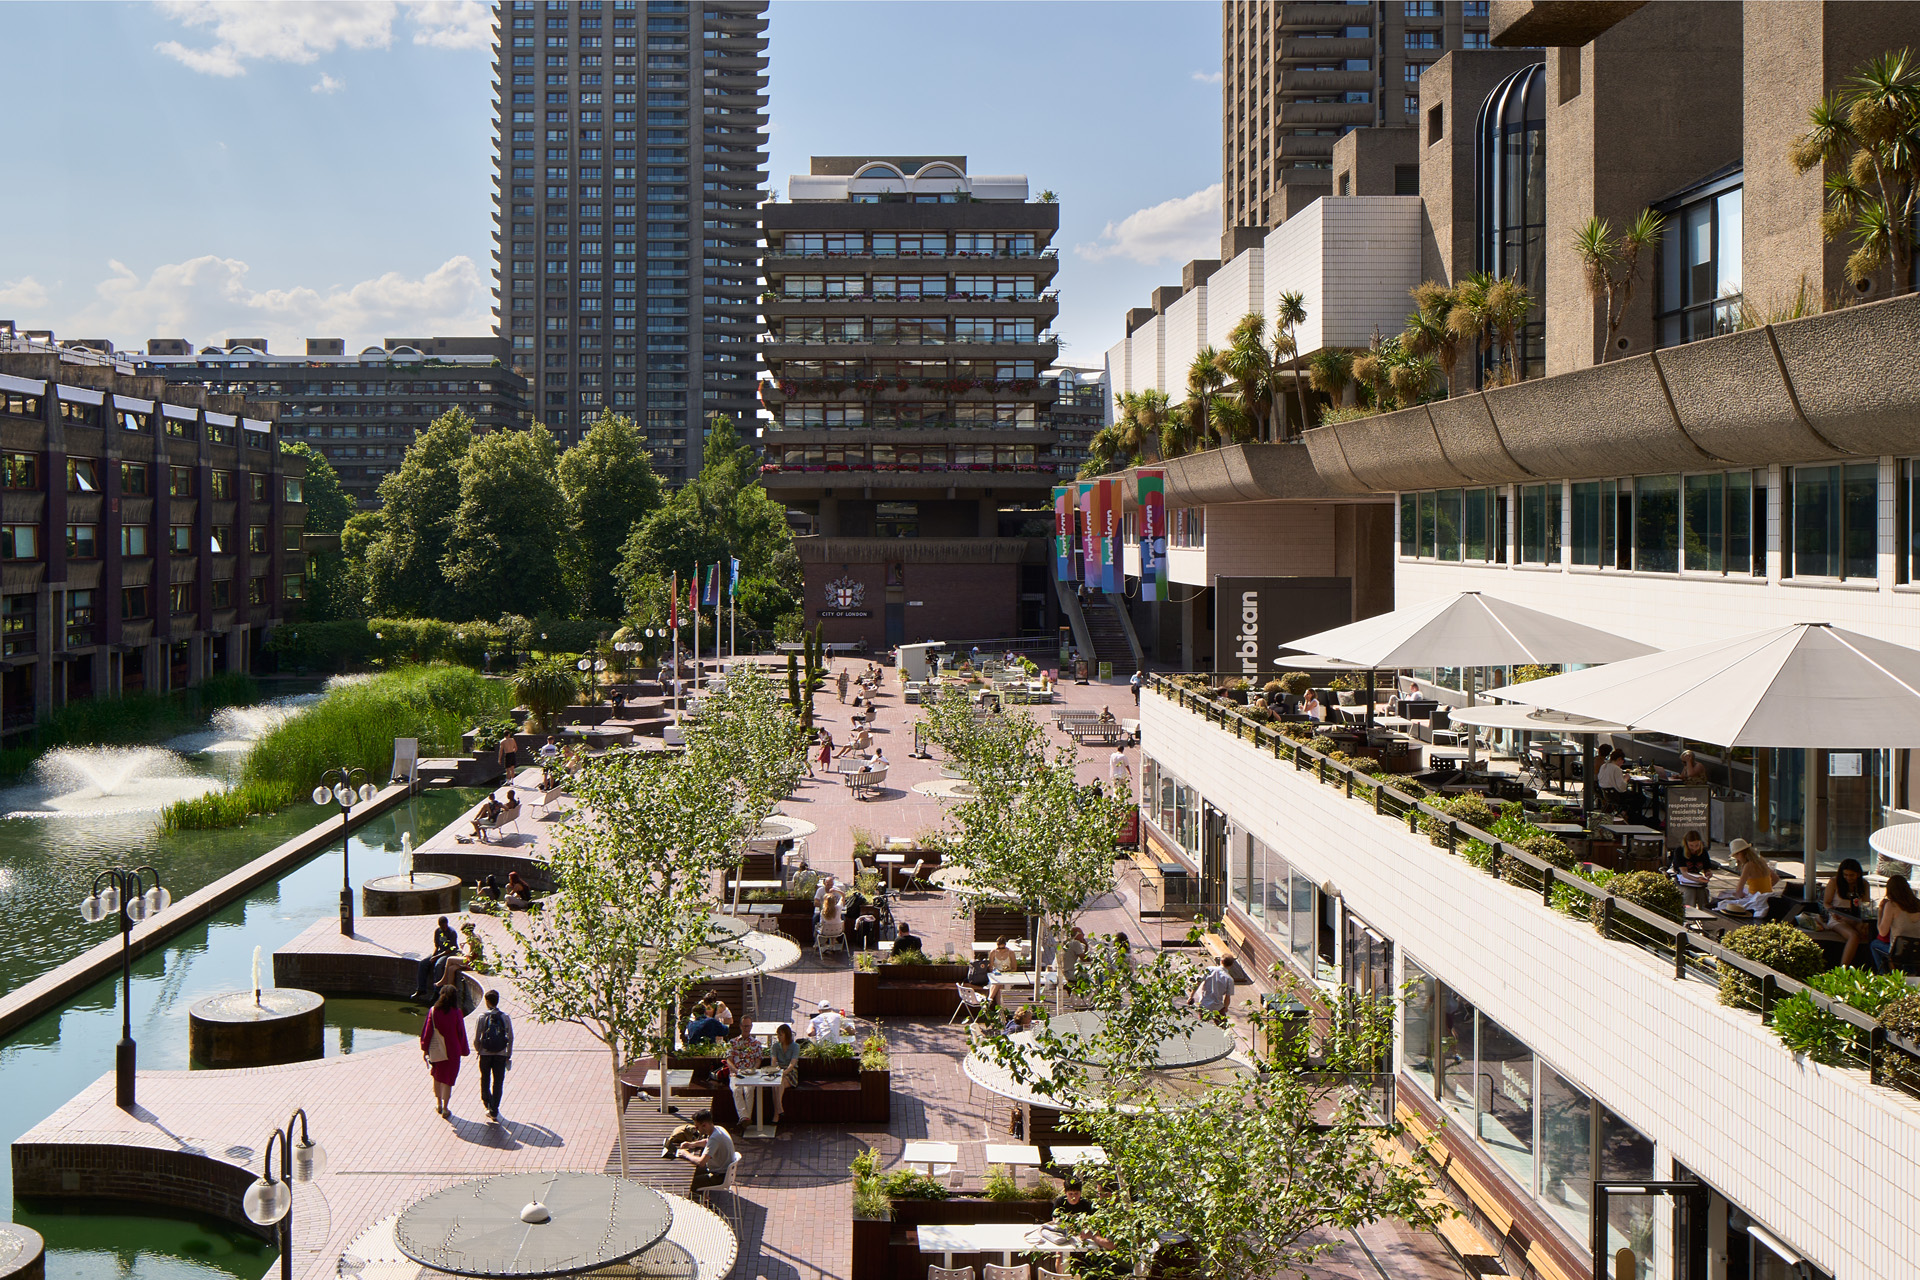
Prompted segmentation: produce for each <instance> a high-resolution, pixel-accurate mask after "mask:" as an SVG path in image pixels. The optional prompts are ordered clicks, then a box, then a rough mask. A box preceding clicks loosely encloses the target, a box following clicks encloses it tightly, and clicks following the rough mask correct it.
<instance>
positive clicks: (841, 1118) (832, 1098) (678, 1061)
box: [620, 1053, 893, 1134]
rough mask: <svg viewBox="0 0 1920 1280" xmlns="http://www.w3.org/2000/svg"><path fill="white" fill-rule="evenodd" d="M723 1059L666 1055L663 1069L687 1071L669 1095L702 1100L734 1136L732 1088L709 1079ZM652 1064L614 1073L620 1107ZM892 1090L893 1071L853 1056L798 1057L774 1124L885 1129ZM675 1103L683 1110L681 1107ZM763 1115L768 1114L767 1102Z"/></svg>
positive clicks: (647, 1062)
mask: <svg viewBox="0 0 1920 1280" xmlns="http://www.w3.org/2000/svg"><path fill="white" fill-rule="evenodd" d="M723 1061H725V1059H723V1058H708V1057H702V1056H698V1055H695V1054H681V1053H676V1054H670V1055H668V1058H667V1068H668V1070H671V1071H692V1072H693V1080H692V1082H691V1083H690V1084H689V1085H687V1086H686V1087H685V1088H683V1089H679V1090H676V1092H675V1096H676V1097H682V1098H685V1097H688V1096H690V1095H691V1096H693V1097H705V1098H706V1099H707V1103H706V1105H707V1106H709V1107H711V1108H713V1118H714V1121H715V1122H716V1123H718V1124H720V1125H722V1126H723V1127H725V1128H727V1129H729V1130H731V1131H733V1132H734V1133H736V1134H737V1133H738V1132H739V1128H740V1125H741V1124H743V1123H745V1121H744V1120H743V1118H742V1117H741V1116H740V1115H739V1114H737V1113H736V1112H735V1111H734V1109H733V1090H731V1089H729V1088H726V1087H725V1086H723V1085H722V1084H721V1083H720V1081H719V1080H718V1079H716V1078H715V1073H716V1072H717V1071H718V1070H719V1068H720V1064H721V1063H722V1062H723ZM653 1066H654V1061H653V1059H651V1058H648V1059H646V1060H644V1061H642V1062H639V1063H636V1064H634V1065H633V1066H630V1067H628V1068H627V1069H626V1070H625V1071H622V1072H621V1073H620V1101H621V1105H622V1106H623V1107H624V1106H625V1105H626V1104H627V1103H628V1102H630V1101H631V1100H632V1099H633V1098H634V1096H635V1095H636V1094H638V1093H639V1092H640V1087H639V1085H640V1081H641V1080H642V1079H643V1078H644V1077H645V1076H646V1073H647V1072H648V1071H650V1070H652V1069H653ZM892 1092H893V1073H892V1072H891V1071H862V1070H861V1069H860V1060H859V1059H858V1058H802V1059H800V1081H799V1083H798V1084H796V1085H794V1086H793V1087H792V1088H790V1089H788V1090H787V1102H786V1114H785V1115H784V1116H783V1117H782V1119H781V1121H780V1123H781V1124H783V1125H787V1124H832V1125H840V1126H842V1127H847V1126H852V1125H862V1126H873V1125H878V1126H881V1127H885V1125H886V1123H887V1120H888V1115H889V1112H890V1111H891V1109H892V1106H893V1097H892ZM681 1105H682V1108H683V1109H686V1106H685V1103H682V1104H681ZM688 1114H692V1112H691V1111H690V1110H689V1111H688ZM768 1114H769V1115H771V1114H772V1109H771V1104H770V1103H769V1108H768Z"/></svg>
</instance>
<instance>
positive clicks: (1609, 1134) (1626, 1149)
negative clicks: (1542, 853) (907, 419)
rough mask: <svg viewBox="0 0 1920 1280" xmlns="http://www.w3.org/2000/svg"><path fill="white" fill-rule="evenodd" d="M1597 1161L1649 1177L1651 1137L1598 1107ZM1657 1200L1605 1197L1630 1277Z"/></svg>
mask: <svg viewBox="0 0 1920 1280" xmlns="http://www.w3.org/2000/svg"><path fill="white" fill-rule="evenodd" d="M1796 754H1797V753H1796ZM1599 1164H1600V1176H1601V1177H1602V1178H1639V1179H1651V1178H1652V1177H1653V1176H1654V1175H1653V1141H1652V1139H1650V1138H1648V1137H1646V1135H1644V1134H1642V1133H1641V1132H1639V1131H1638V1130H1637V1129H1635V1128H1634V1127H1633V1126H1632V1125H1630V1124H1628V1123H1627V1122H1626V1121H1624V1120H1622V1119H1621V1118H1620V1117H1619V1116H1616V1115H1614V1114H1613V1112H1611V1111H1609V1110H1607V1109H1606V1108H1605V1107H1601V1108H1600V1160H1599ZM1660 1204H1661V1201H1660V1199H1659V1198H1658V1197H1655V1196H1615V1197H1610V1198H1609V1199H1608V1200H1607V1256H1608V1257H1615V1256H1617V1255H1618V1254H1619V1251H1620V1250H1621V1249H1632V1250H1633V1254H1634V1260H1635V1263H1636V1266H1635V1270H1634V1273H1633V1274H1634V1280H1652V1277H1653V1216H1654V1211H1655V1209H1656V1208H1658V1207H1659V1206H1660Z"/></svg>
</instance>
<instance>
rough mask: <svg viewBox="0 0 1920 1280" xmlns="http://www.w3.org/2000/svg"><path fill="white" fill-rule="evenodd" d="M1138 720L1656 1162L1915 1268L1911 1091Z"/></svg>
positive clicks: (1187, 736)
mask: <svg viewBox="0 0 1920 1280" xmlns="http://www.w3.org/2000/svg"><path fill="white" fill-rule="evenodd" d="M1140 719H1141V730H1142V736H1143V749H1144V751H1145V752H1146V753H1147V754H1148V755H1151V756H1152V757H1154V758H1155V759H1156V760H1158V761H1160V762H1161V764H1162V765H1163V766H1164V767H1165V768H1166V769H1168V770H1169V771H1171V772H1173V773H1175V774H1177V775H1179V776H1180V777H1181V778H1182V779H1183V780H1185V781H1187V782H1188V783H1189V784H1191V785H1194V786H1196V787H1197V788H1198V790H1199V792H1200V794H1201V796H1202V797H1203V798H1204V799H1205V800H1207V801H1209V802H1211V803H1212V804H1213V805H1214V806H1215V807H1216V808H1218V809H1220V810H1222V811H1223V812H1224V813H1226V815H1227V816H1228V817H1229V818H1230V819H1231V820H1232V822H1233V825H1234V832H1235V834H1234V842H1235V845H1236V847H1239V846H1240V844H1241V842H1242V841H1243V840H1244V839H1245V837H1246V835H1247V834H1251V835H1252V836H1254V837H1257V838H1258V839H1260V840H1262V841H1264V842H1265V843H1266V844H1267V845H1269V846H1270V847H1272V848H1274V849H1276V850H1278V851H1280V852H1281V853H1282V854H1284V856H1285V857H1286V858H1287V860H1288V861H1289V862H1290V863H1291V864H1292V865H1293V866H1294V868H1295V869H1296V870H1298V871H1299V872H1301V873H1303V874H1306V875H1307V876H1309V877H1310V878H1312V879H1313V880H1314V881H1316V882H1317V883H1319V884H1321V885H1322V886H1323V887H1324V886H1328V885H1331V886H1332V887H1333V889H1334V890H1336V891H1337V893H1338V894H1339V896H1340V898H1341V901H1342V907H1343V909H1344V910H1347V911H1351V912H1354V913H1357V914H1358V915H1359V916H1360V917H1361V918H1362V919H1364V920H1365V921H1366V922H1367V924H1369V925H1370V926H1372V928H1373V929H1374V930H1375V931H1377V932H1378V933H1380V934H1382V935H1384V936H1385V937H1387V938H1390V939H1392V941H1393V942H1394V944H1395V955H1396V957H1398V958H1399V959H1400V961H1401V963H1402V970H1403V972H1404V960H1406V959H1412V960H1415V961H1417V962H1418V963H1420V964H1421V965H1422V966H1423V967H1424V968H1426V969H1427V970H1428V971H1429V972H1431V973H1433V974H1434V975H1435V976H1436V977H1438V978H1439V979H1440V980H1441V981H1442V982H1445V983H1446V984H1448V985H1449V986H1450V987H1453V988H1454V989H1456V990H1458V991H1459V992H1460V993H1461V994H1462V995H1464V996H1465V997H1466V998H1467V999H1469V1000H1471V1001H1472V1002H1473V1003H1474V1004H1475V1005H1476V1006H1477V1007H1478V1008H1479V1009H1480V1010H1482V1011H1483V1012H1484V1013H1485V1014H1487V1015H1488V1016H1489V1017H1491V1018H1493V1019H1494V1020H1495V1021H1497V1022H1498V1023H1499V1024H1500V1025H1501V1026H1503V1027H1505V1028H1506V1029H1507V1030H1508V1031H1510V1032H1512V1033H1513V1034H1514V1035H1516V1036H1518V1037H1519V1038H1520V1039H1522V1040H1524V1041H1525V1042H1526V1043H1527V1044H1528V1045H1530V1046H1531V1047H1532V1049H1533V1050H1534V1052H1535V1053H1537V1054H1538V1055H1539V1056H1540V1057H1541V1059H1542V1060H1543V1061H1545V1062H1546V1063H1547V1064H1549V1065H1550V1066H1552V1067H1553V1068H1554V1069H1555V1070H1556V1071H1558V1072H1560V1073H1561V1074H1562V1075H1563V1076H1565V1077H1566V1078H1567V1079H1569V1080H1571V1081H1572V1082H1573V1083H1575V1084H1576V1085H1578V1086H1579V1087H1581V1088H1582V1089H1584V1090H1586V1091H1587V1092H1588V1093H1589V1094H1590V1095H1592V1096H1593V1097H1595V1098H1597V1099H1598V1100H1599V1101H1600V1102H1602V1103H1604V1104H1605V1105H1606V1106H1607V1107H1609V1108H1611V1109H1612V1110H1613V1111H1614V1112H1616V1113H1617V1114H1619V1115H1620V1116H1621V1117H1622V1118H1624V1119H1625V1120H1627V1121H1628V1122H1630V1123H1631V1124H1633V1125H1634V1126H1635V1127H1636V1128H1638V1129H1639V1130H1640V1131H1641V1132H1642V1133H1644V1134H1647V1135H1649V1136H1650V1137H1652V1138H1653V1139H1654V1140H1655V1141H1656V1142H1657V1144H1658V1151H1659V1155H1658V1172H1659V1174H1660V1176H1666V1175H1668V1174H1669V1173H1670V1172H1671V1168H1672V1162H1674V1161H1680V1162H1682V1163H1683V1164H1685V1165H1686V1166H1687V1168H1688V1169H1690V1170H1692V1171H1693V1172H1694V1173H1696V1174H1697V1175H1699V1176H1700V1177H1701V1178H1703V1179H1705V1180H1706V1181H1707V1182H1708V1183H1710V1184H1712V1185H1713V1186H1714V1187H1715V1188H1716V1189H1718V1190H1719V1191H1720V1192H1722V1193H1723V1194H1724V1195H1726V1196H1727V1197H1728V1198H1729V1199H1730V1200H1731V1201H1733V1202H1734V1203H1736V1204H1738V1205H1739V1206H1740V1207H1741V1208H1743V1209H1745V1210H1746V1211H1747V1212H1748V1213H1749V1214H1750V1215H1752V1216H1753V1217H1754V1218H1755V1219H1756V1220H1757V1221H1759V1222H1760V1223H1762V1224H1764V1225H1765V1227H1766V1228H1767V1229H1768V1230H1769V1231H1771V1232H1772V1233H1773V1234H1775V1235H1776V1236H1779V1237H1780V1238H1781V1239H1783V1240H1784V1241H1785V1242H1786V1243H1787V1244H1789V1245H1790V1246H1792V1247H1794V1248H1795V1249H1797V1250H1798V1251H1800V1252H1801V1253H1803V1254H1804V1255H1805V1256H1806V1257H1807V1258H1809V1259H1810V1260H1811V1261H1812V1262H1814V1263H1815V1264H1816V1265H1817V1266H1819V1267H1820V1268H1822V1269H1823V1270H1825V1271H1827V1272H1828V1273H1830V1274H1831V1275H1833V1276H1834V1277H1836V1280H1891V1278H1893V1277H1899V1276H1912V1275H1915V1274H1917V1273H1920V1263H1916V1259H1920V1214H1916V1213H1914V1212H1913V1205H1912V1192H1913V1188H1915V1187H1916V1186H1920V1102H1915V1101H1914V1100H1912V1099H1909V1098H1907V1097H1906V1096H1904V1095H1903V1094H1900V1093H1897V1092H1895V1091H1894V1090H1892V1089H1887V1088H1881V1087H1877V1086H1874V1085H1872V1084H1871V1083H1869V1081H1868V1079H1867V1076H1866V1073H1865V1072H1864V1071H1855V1070H1847V1069H1841V1068H1830V1067H1823V1066H1819V1065H1817V1064H1814V1063H1811V1062H1806V1061H1801V1060H1798V1059H1796V1058H1795V1057H1794V1056H1793V1055H1792V1054H1791V1053H1789V1052H1788V1051H1787V1050H1786V1048H1785V1047H1784V1046H1782V1045H1781V1043H1780V1042H1779V1040H1778V1039H1777V1038H1776V1037H1775V1036H1774V1035H1773V1034H1772V1033H1771V1032H1770V1031H1769V1030H1768V1029H1767V1028H1766V1027H1764V1026H1763V1025H1762V1024H1761V1022H1760V1020H1759V1018H1758V1017H1757V1016H1756V1015H1755V1014H1752V1013H1747V1012H1742V1011H1738V1010H1734V1009H1730V1008H1727V1007H1724V1006H1722V1005H1721V1004H1719V1003H1718V1001H1717V999H1716V993H1715V989H1714V988H1713V987H1711V986H1707V985H1705V984H1702V983H1699V982H1675V981H1674V980H1673V972H1672V966H1671V964H1670V963H1663V962H1662V961H1660V960H1659V959H1658V958H1656V957H1654V956H1652V955H1649V954H1647V953H1645V952H1642V951H1640V950H1638V949H1636V948H1633V947H1630V946H1627V945H1625V944H1623V943H1616V942H1609V941H1607V940H1606V939H1604V938H1602V937H1601V936H1600V935H1599V933H1598V932H1597V931H1595V930H1594V929H1593V928H1591V927H1589V926H1586V925H1583V924H1581V923H1579V922H1577V921H1574V920H1571V919H1569V918H1567V917H1565V916H1562V915H1559V914H1557V913H1555V912H1553V911H1550V910H1548V909H1547V908H1545V907H1543V906H1542V905H1541V904H1540V901H1539V898H1538V895H1536V894H1533V893H1529V892H1526V891H1524V890H1522V889H1519V888H1517V887H1514V886H1512V885H1508V884H1504V883H1501V882H1499V881H1496V880H1493V879H1491V878H1489V877H1487V876H1485V875H1483V874H1481V873H1480V872H1478V871H1476V870H1475V869H1474V868H1472V867H1471V866H1470V865H1468V864H1467V863H1466V862H1465V861H1463V860H1461V859H1458V858H1454V857H1451V856H1449V855H1448V854H1447V853H1446V852H1445V850H1443V849H1439V848H1436V847H1434V846H1433V845H1432V844H1430V843H1429V842H1428V841H1427V840H1426V838H1425V837H1424V836H1416V835H1409V834H1408V833H1407V832H1406V830H1405V828H1404V827H1403V826H1401V825H1400V824H1399V823H1397V822H1394V821H1392V820H1390V819H1386V818H1381V817H1376V816H1375V815H1374V814H1373V813H1372V811H1371V809H1370V808H1369V807H1368V806H1366V805H1364V804H1361V803H1359V802H1355V801H1349V800H1347V799H1345V798H1344V797H1343V796H1342V795H1341V793H1340V791H1339V790H1338V789H1336V788H1334V787H1329V786H1322V785H1320V784H1318V783H1316V782H1314V781H1313V780H1312V778H1311V775H1310V774H1296V773H1295V772H1294V770H1293V767H1292V766H1291V765H1289V764H1282V763H1280V762H1278V761H1276V760H1274V759H1273V758H1272V757H1271V756H1270V755H1268V754H1266V753H1265V752H1263V751H1262V750H1260V749H1259V748H1257V747H1256V746H1254V745H1253V744H1251V743H1248V742H1244V741H1241V740H1238V739H1236V738H1234V737H1233V736H1232V735H1231V734H1229V733H1227V732H1225V731H1223V730H1222V729H1220V728H1218V727H1217V726H1213V725H1210V724H1208V723H1206V722H1205V721H1204V720H1203V719H1202V718H1201V717H1199V716H1198V715H1195V714H1193V713H1190V712H1186V711H1182V710H1181V709H1180V708H1179V707H1178V706H1177V705H1176V704H1174V703H1172V702H1170V701H1168V700H1167V699H1165V698H1162V697H1160V696H1158V695H1157V694H1155V693H1153V692H1151V691H1148V692H1147V693H1145V694H1143V696H1142V698H1141V706H1140ZM1339 932H1344V931H1339ZM1663 1219H1664V1215H1663ZM1665 1230H1666V1228H1665V1225H1664V1221H1663V1223H1662V1226H1661V1232H1662V1235H1663V1236H1664V1233H1665ZM1661 1252H1662V1253H1665V1252H1667V1250H1665V1249H1664V1248H1663V1249H1662V1250H1661ZM1660 1265H1661V1269H1660V1270H1659V1271H1658V1272H1657V1274H1658V1275H1660V1276H1662V1277H1665V1276H1668V1275H1669V1274H1670V1271H1669V1270H1667V1266H1668V1264H1667V1263H1666V1262H1665V1261H1664V1259H1663V1260H1662V1262H1661V1264H1660Z"/></svg>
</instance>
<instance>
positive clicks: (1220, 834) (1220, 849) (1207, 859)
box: [1200, 801, 1229, 920]
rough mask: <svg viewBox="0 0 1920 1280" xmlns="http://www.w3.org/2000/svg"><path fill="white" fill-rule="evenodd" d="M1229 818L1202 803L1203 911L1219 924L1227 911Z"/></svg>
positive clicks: (1201, 861)
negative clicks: (1218, 921) (1219, 920)
mask: <svg viewBox="0 0 1920 1280" xmlns="http://www.w3.org/2000/svg"><path fill="white" fill-rule="evenodd" d="M1228 829H1229V828H1228V823H1227V815H1226V814H1224V813H1222V812H1220V811H1219V810H1218V809H1216V808H1214V807H1213V805H1212V804H1210V803H1207V802H1205V801H1202V802H1201V815H1200V909H1201V911H1202V912H1203V913H1204V914H1205V915H1206V917H1207V919H1209V920H1218V919H1220V917H1221V916H1222V915H1223V914H1224V913H1225V911H1226V907H1227V843H1228V839H1229V837H1228V835H1227V832H1228Z"/></svg>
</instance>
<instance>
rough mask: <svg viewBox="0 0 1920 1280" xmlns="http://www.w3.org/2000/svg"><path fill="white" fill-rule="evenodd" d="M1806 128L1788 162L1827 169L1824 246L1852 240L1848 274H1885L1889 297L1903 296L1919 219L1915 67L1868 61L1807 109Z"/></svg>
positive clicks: (1903, 61)
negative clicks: (1916, 222)
mask: <svg viewBox="0 0 1920 1280" xmlns="http://www.w3.org/2000/svg"><path fill="white" fill-rule="evenodd" d="M1807 125H1808V128H1807V132H1805V133H1803V134H1801V135H1800V136H1799V137H1798V138H1796V139H1794V141H1793V145H1792V148H1791V150H1790V151H1789V152H1788V156H1789V158H1790V159H1791V160H1792V162H1793V165H1794V167H1795V168H1797V169H1799V171H1800V172H1802V173H1806V172H1807V171H1808V170H1810V169H1813V168H1815V167H1820V166H1824V167H1826V168H1827V170H1828V173H1827V178H1826V193H1827V207H1826V212H1825V213H1824V214H1823V215H1822V216H1821V219H1820V226H1821V230H1822V231H1824V232H1825V233H1826V237H1827V239H1829V240H1843V239H1844V240H1850V241H1852V243H1853V252H1852V253H1851V254H1850V255H1848V257H1847V274H1848V275H1849V276H1850V277H1852V278H1853V279H1854V280H1869V279H1872V278H1873V277H1874V276H1876V275H1878V274H1879V273H1880V272H1882V271H1888V275H1889V283H1890V285H1891V288H1890V290H1889V291H1890V292H1892V293H1895V294H1900V293H1907V292H1909V291H1910V290H1911V289H1912V288H1913V245H1914V223H1915V218H1916V216H1920V60H1916V59H1915V57H1914V54H1913V51H1912V50H1910V49H1899V50H1895V51H1891V52H1888V53H1883V54H1881V55H1880V56H1879V57H1877V58H1871V59H1869V60H1867V61H1866V62H1864V63H1862V64H1861V65H1860V66H1859V67H1858V68H1857V69H1856V70H1855V71H1854V73H1853V74H1852V75H1851V76H1849V77H1848V78H1847V80H1846V82H1845V83H1844V84H1843V85H1841V87H1840V89H1839V91H1838V92H1836V93H1833V94H1830V95H1828V96H1827V97H1825V98H1822V99H1821V100H1820V101H1819V102H1817V103H1815V104H1814V105H1813V107H1812V108H1811V110H1809V111H1808V113H1807ZM1889 268H1890V270H1889Z"/></svg>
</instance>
